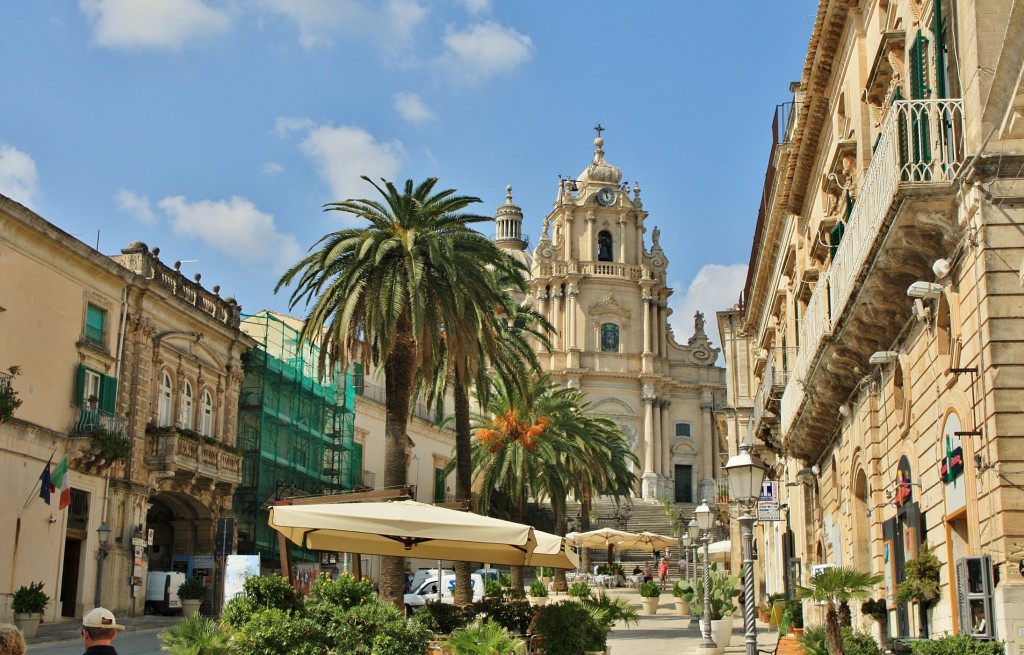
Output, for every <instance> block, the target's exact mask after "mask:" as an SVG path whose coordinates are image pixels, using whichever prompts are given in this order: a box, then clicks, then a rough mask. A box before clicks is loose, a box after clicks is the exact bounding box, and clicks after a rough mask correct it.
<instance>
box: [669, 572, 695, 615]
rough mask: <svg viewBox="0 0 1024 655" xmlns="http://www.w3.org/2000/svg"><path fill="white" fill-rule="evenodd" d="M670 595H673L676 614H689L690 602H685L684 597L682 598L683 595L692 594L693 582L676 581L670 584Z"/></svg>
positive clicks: (689, 595) (690, 595)
mask: <svg viewBox="0 0 1024 655" xmlns="http://www.w3.org/2000/svg"><path fill="white" fill-rule="evenodd" d="M672 595H673V596H674V597H675V604H676V614H678V615H679V616H689V615H690V603H688V602H686V599H685V598H683V596H684V595H686V596H688V597H692V596H693V584H692V583H691V582H690V581H689V580H678V581H676V583H675V584H674V585H672Z"/></svg>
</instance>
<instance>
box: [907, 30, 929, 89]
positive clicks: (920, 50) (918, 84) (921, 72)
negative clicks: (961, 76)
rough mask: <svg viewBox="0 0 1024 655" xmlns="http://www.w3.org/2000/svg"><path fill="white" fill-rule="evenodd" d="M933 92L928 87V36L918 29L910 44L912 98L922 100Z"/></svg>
mask: <svg viewBox="0 0 1024 655" xmlns="http://www.w3.org/2000/svg"><path fill="white" fill-rule="evenodd" d="M930 93H931V89H929V88H928V37H926V36H925V35H924V34H922V33H921V30H918V31H917V36H916V37H914V42H913V43H911V44H910V98H911V100H920V99H922V98H927V97H928V96H929V94H930Z"/></svg>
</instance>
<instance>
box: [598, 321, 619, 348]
mask: <svg viewBox="0 0 1024 655" xmlns="http://www.w3.org/2000/svg"><path fill="white" fill-rule="evenodd" d="M601 352H603V353H617V352H619V326H618V325H616V324H614V323H604V324H603V325H601Z"/></svg>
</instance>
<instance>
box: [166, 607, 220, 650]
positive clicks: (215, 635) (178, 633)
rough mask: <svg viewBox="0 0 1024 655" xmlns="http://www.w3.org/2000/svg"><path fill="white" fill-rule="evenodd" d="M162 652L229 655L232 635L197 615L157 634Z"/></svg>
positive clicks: (211, 621)
mask: <svg viewBox="0 0 1024 655" xmlns="http://www.w3.org/2000/svg"><path fill="white" fill-rule="evenodd" d="M157 638H158V639H159V640H160V644H161V646H160V648H161V650H165V651H167V652H168V653H170V655H227V654H228V653H229V652H231V644H230V635H229V634H228V633H227V632H225V631H223V630H221V627H220V624H219V623H218V622H217V621H214V620H213V619H210V618H207V617H205V616H202V615H199V614H196V615H195V616H190V617H187V618H184V619H182V620H181V621H180V622H179V623H178V624H177V625H175V626H173V627H171V628H168V629H166V630H163V631H162V632H160V633H158V634H157Z"/></svg>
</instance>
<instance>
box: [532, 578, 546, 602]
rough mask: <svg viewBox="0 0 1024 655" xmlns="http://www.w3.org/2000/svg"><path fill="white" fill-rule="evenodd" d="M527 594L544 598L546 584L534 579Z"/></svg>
mask: <svg viewBox="0 0 1024 655" xmlns="http://www.w3.org/2000/svg"><path fill="white" fill-rule="evenodd" d="M529 595H530V596H532V597H534V598H544V597H546V596H547V595H548V586H547V585H546V584H544V583H543V582H541V581H540V580H534V582H533V584H531V585H530V592H529Z"/></svg>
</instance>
